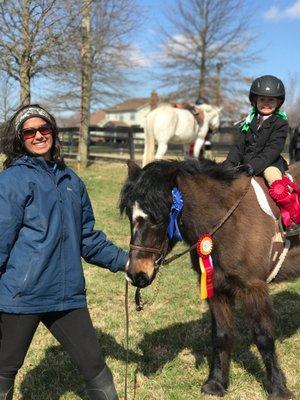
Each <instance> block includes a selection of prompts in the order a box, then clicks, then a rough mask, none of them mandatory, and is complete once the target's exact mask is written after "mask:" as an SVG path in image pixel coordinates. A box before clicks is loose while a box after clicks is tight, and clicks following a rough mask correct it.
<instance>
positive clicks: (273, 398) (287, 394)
mask: <svg viewBox="0 0 300 400" xmlns="http://www.w3.org/2000/svg"><path fill="white" fill-rule="evenodd" d="M294 398H295V396H294V393H293V392H291V391H290V390H289V389H287V388H285V389H282V390H278V391H277V392H275V393H272V394H270V396H269V397H268V399H269V400H293V399H294Z"/></svg>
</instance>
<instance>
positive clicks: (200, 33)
mask: <svg viewBox="0 0 300 400" xmlns="http://www.w3.org/2000/svg"><path fill="white" fill-rule="evenodd" d="M246 4H247V2H245V1H243V0H227V1H223V0H176V1H175V3H174V6H173V7H172V9H171V10H169V11H168V15H167V19H168V21H169V24H170V29H169V30H168V31H166V30H163V38H164V43H163V47H162V57H161V58H162V60H161V66H162V68H163V75H162V76H161V77H160V80H161V82H162V86H163V87H168V88H170V89H171V90H173V91H174V93H175V94H176V95H177V96H181V97H188V98H191V96H192V97H194V99H196V98H197V97H198V96H201V97H208V98H209V99H210V100H211V101H214V102H216V103H220V102H221V95H222V97H223V98H224V97H226V96H227V97H230V95H232V93H234V92H236V91H239V90H241V85H240V84H241V83H243V82H245V81H247V82H248V80H247V77H245V75H244V74H243V68H245V67H249V65H251V63H253V62H255V61H257V59H258V58H257V54H255V52H253V51H251V45H252V44H253V41H254V39H255V37H254V35H253V34H252V33H251V31H250V25H251V21H250V19H249V14H250V13H249V10H248V13H246V9H245V7H246Z"/></svg>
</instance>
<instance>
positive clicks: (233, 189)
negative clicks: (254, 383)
mask: <svg viewBox="0 0 300 400" xmlns="http://www.w3.org/2000/svg"><path fill="white" fill-rule="evenodd" d="M128 171H129V173H128V179H127V181H126V183H125V184H124V187H123V189H122V192H121V200H120V209H121V212H123V211H126V214H127V216H128V218H129V220H130V225H131V250H130V253H129V264H128V266H127V268H126V274H127V278H128V280H130V281H131V283H132V284H133V285H135V286H137V287H140V288H142V287H145V286H147V285H149V284H151V282H152V281H153V279H154V278H155V275H156V273H157V271H158V267H159V262H160V260H161V259H162V258H164V257H165V256H166V254H167V253H168V252H170V250H171V249H172V248H173V247H174V245H175V244H176V242H175V241H174V240H171V239H168V237H167V234H166V231H167V225H168V219H169V213H170V209H171V206H172V194H171V192H172V189H173V188H174V187H177V188H178V189H179V190H180V191H181V193H182V196H183V204H184V205H183V210H182V212H181V214H180V217H179V219H178V224H179V230H180V233H181V235H182V237H183V240H184V242H185V243H186V244H187V245H188V246H192V245H194V244H195V243H196V242H197V240H198V238H199V237H200V236H201V235H202V234H203V233H205V232H209V231H211V230H212V229H213V228H214V227H215V226H216V225H218V224H219V222H220V221H222V219H223V217H224V215H226V213H227V212H228V210H230V208H231V207H232V206H233V205H234V204H236V202H237V201H238V199H241V201H240V203H239V205H238V206H237V208H236V209H235V211H234V212H233V213H232V215H231V216H230V217H229V218H228V219H227V220H226V221H225V222H224V223H223V224H222V225H221V226H220V228H219V229H218V230H217V231H216V232H215V233H214V234H213V243H214V247H213V253H212V258H213V262H214V278H213V285H214V296H213V297H211V298H209V299H208V304H209V308H210V312H211V319H212V346H213V360H212V363H211V366H210V372H209V376H208V379H207V381H206V382H205V383H204V385H203V387H202V391H203V392H204V393H208V394H211V395H217V396H223V395H225V393H226V390H227V388H228V383H229V379H228V377H229V365H230V358H231V352H232V346H233V329H234V317H233V304H234V301H235V299H240V300H241V301H242V302H243V304H244V308H245V311H246V314H247V316H248V317H249V320H250V323H251V329H252V332H253V339H254V342H255V344H256V346H257V348H258V350H259V352H260V354H261V356H262V359H263V361H264V364H265V367H266V371H267V380H268V382H267V383H268V391H269V393H270V397H269V398H270V399H272V400H275V399H276V400H279V399H291V398H293V394H292V392H291V391H290V390H289V389H288V388H287V386H286V379H285V377H284V374H283V372H282V371H281V369H280V367H279V365H278V361H277V357H276V353H275V344H274V337H273V333H272V306H271V301H270V296H269V292H268V285H267V283H266V279H267V278H268V276H269V273H270V249H271V242H272V237H273V235H274V232H275V223H274V220H273V219H272V218H271V217H270V216H269V215H267V214H266V213H264V212H263V211H262V210H261V208H260V206H259V204H258V201H257V199H256V195H255V193H254V190H253V189H252V186H251V185H249V178H248V177H247V176H245V175H243V174H238V173H237V172H234V171H231V170H226V169H224V167H223V166H222V165H221V164H216V163H214V162H212V161H208V160H205V161H202V162H198V161H196V160H186V161H156V162H153V163H151V164H148V165H147V166H145V167H144V168H143V169H141V168H140V167H139V166H138V165H136V164H135V163H133V162H128ZM291 173H292V174H293V176H294V178H295V180H296V182H297V183H298V184H300V163H297V164H294V166H293V167H292V168H291ZM245 193H246V194H245ZM293 241H294V243H293V246H292V248H291V249H290V250H289V252H288V254H287V257H286V259H285V261H284V263H283V265H282V267H281V269H280V270H279V272H278V274H277V275H276V277H275V279H274V282H281V281H284V280H288V279H295V278H297V277H299V276H300V247H298V245H299V237H296V238H293ZM190 256H191V263H192V267H193V268H194V269H195V271H197V273H198V271H199V259H198V255H197V253H196V250H195V249H193V250H191V252H190Z"/></svg>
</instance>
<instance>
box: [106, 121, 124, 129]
mask: <svg viewBox="0 0 300 400" xmlns="http://www.w3.org/2000/svg"><path fill="white" fill-rule="evenodd" d="M104 126H105V127H112V128H114V127H116V126H128V125H127V124H126V122H124V121H108V122H106V124H105V125H104Z"/></svg>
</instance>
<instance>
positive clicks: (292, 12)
mask: <svg viewBox="0 0 300 400" xmlns="http://www.w3.org/2000/svg"><path fill="white" fill-rule="evenodd" d="M285 14H286V16H287V17H288V18H290V19H300V0H297V1H296V2H295V4H293V5H292V6H291V7H288V8H287V9H286V10H285Z"/></svg>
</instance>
